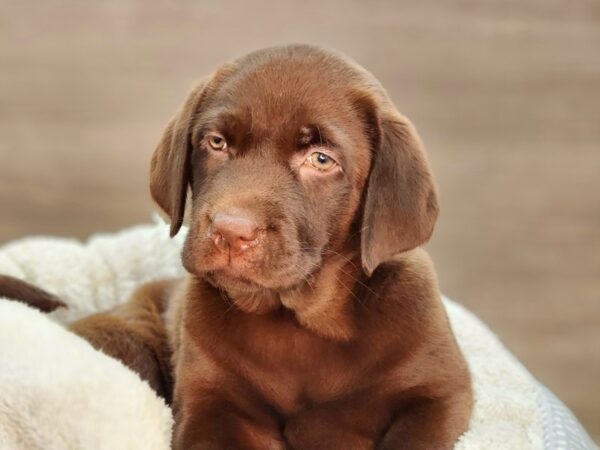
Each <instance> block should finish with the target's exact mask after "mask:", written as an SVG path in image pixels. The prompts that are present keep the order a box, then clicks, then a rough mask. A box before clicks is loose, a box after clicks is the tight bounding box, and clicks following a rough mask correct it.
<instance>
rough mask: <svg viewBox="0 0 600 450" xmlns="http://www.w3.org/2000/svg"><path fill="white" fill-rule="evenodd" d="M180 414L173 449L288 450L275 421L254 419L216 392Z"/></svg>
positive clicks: (261, 417) (185, 406)
mask: <svg viewBox="0 0 600 450" xmlns="http://www.w3.org/2000/svg"><path fill="white" fill-rule="evenodd" d="M176 411H177V412H176V415H175V432H174V437H173V450H192V449H193V450H225V449H232V450H234V449H235V450H237V449H240V450H285V444H284V442H283V439H282V438H281V435H280V433H279V427H278V424H277V423H276V420H275V419H272V418H269V417H266V418H265V417H264V415H260V414H259V415H257V416H254V415H253V414H252V412H250V411H243V410H242V409H240V408H239V406H237V405H233V404H231V403H230V402H228V401H226V400H224V399H223V398H220V397H219V395H218V394H215V393H214V392H207V393H206V395H202V396H195V399H194V403H190V402H189V400H188V402H187V403H186V402H183V403H182V404H181V405H180V406H178V407H177V408H176Z"/></svg>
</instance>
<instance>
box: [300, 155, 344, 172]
mask: <svg viewBox="0 0 600 450" xmlns="http://www.w3.org/2000/svg"><path fill="white" fill-rule="evenodd" d="M306 161H307V162H308V163H309V164H310V165H311V166H313V167H314V168H316V169H318V170H322V171H327V170H330V169H331V168H333V166H335V165H337V163H336V162H335V160H334V159H333V158H332V157H331V156H329V155H326V154H325V153H322V152H313V153H311V154H310V156H309V157H308V159H307V160H306Z"/></svg>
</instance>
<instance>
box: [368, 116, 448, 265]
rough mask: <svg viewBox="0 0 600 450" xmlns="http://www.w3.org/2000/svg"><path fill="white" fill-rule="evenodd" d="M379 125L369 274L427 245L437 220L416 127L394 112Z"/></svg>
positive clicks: (372, 175) (370, 216) (373, 173)
mask: <svg viewBox="0 0 600 450" xmlns="http://www.w3.org/2000/svg"><path fill="white" fill-rule="evenodd" d="M375 122H376V123H375V124H374V125H375V128H376V129H377V130H376V131H377V135H378V136H377V139H375V146H374V147H375V148H374V155H373V157H374V160H373V163H372V166H371V173H370V175H369V181H368V185H367V193H366V198H365V203H364V213H363V222H362V233H361V253H362V265H363V268H364V270H365V272H366V273H367V274H368V275H371V274H372V273H373V271H374V270H375V269H376V268H377V266H378V265H379V264H381V263H382V262H384V261H386V260H389V259H390V258H391V257H392V256H393V255H394V254H396V253H400V252H404V251H407V250H410V249H413V248H415V247H418V246H419V245H421V244H423V243H425V242H426V241H427V240H428V239H429V237H430V236H431V233H432V232H433V227H434V224H435V221H436V219H437V216H438V203H437V194H436V188H435V185H434V182H433V176H432V174H431V171H430V169H429V164H428V162H427V158H426V156H425V152H424V149H423V144H422V143H421V140H420V138H419V136H418V135H417V132H416V130H415V128H414V127H413V125H412V124H411V123H410V121H409V120H408V119H407V118H405V117H404V116H402V115H401V114H399V113H398V112H397V111H395V110H393V109H392V107H390V109H389V110H388V111H383V112H382V113H380V118H379V119H378V120H376V121H375Z"/></svg>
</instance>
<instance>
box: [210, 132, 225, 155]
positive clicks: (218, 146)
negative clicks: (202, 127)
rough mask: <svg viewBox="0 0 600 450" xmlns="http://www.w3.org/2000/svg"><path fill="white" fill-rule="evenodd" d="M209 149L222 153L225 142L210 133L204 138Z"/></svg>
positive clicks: (218, 136)
mask: <svg viewBox="0 0 600 450" xmlns="http://www.w3.org/2000/svg"><path fill="white" fill-rule="evenodd" d="M206 140H207V142H208V145H210V148H212V149H213V150H217V151H223V150H225V149H226V148H227V141H226V140H225V138H224V137H223V136H221V135H220V134H218V133H210V134H208V135H207V136H206Z"/></svg>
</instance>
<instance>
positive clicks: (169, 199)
mask: <svg viewBox="0 0 600 450" xmlns="http://www.w3.org/2000/svg"><path fill="white" fill-rule="evenodd" d="M205 85H206V82H205V81H202V82H201V83H199V85H198V86H196V87H195V88H194V89H193V90H192V92H191V93H190V94H189V95H188V98H187V100H186V101H185V103H184V104H183V106H182V108H181V110H180V111H179V112H178V113H177V114H176V115H175V117H173V119H171V121H170V122H169V124H168V125H167V128H166V129H165V131H164V133H163V136H162V138H161V140H160V142H159V144H158V146H157V147H156V150H155V151H154V155H153V156H152V162H151V165H150V193H151V194H152V198H153V199H154V201H155V202H156V203H157V204H158V206H160V207H161V209H162V210H163V211H164V212H165V213H166V214H167V215H168V216H169V218H170V220H171V237H173V236H175V235H176V234H177V232H178V231H179V229H180V228H181V224H182V223H183V216H184V212H185V201H186V197H187V190H188V185H189V182H190V170H191V163H190V157H191V156H190V154H191V150H192V144H191V136H190V134H191V127H192V122H193V118H194V115H195V113H196V112H197V110H198V108H199V106H200V101H201V99H202V97H203V93H204V87H205Z"/></svg>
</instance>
